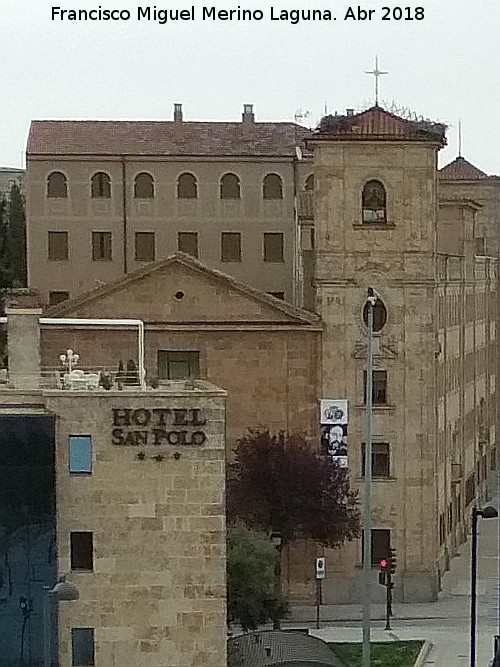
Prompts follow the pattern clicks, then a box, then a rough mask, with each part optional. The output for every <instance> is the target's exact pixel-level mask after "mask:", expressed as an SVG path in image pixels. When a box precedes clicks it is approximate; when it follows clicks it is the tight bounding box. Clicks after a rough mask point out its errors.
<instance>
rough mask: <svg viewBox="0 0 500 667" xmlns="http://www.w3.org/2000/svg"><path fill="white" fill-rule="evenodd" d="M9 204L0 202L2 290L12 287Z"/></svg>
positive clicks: (3, 200) (0, 269)
mask: <svg viewBox="0 0 500 667" xmlns="http://www.w3.org/2000/svg"><path fill="white" fill-rule="evenodd" d="M8 229H9V228H8V220H7V202H6V201H5V197H3V198H2V199H1V200H0V288H1V289H4V288H6V287H12V270H11V266H10V257H9V232H8Z"/></svg>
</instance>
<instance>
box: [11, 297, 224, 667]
mask: <svg viewBox="0 0 500 667" xmlns="http://www.w3.org/2000/svg"><path fill="white" fill-rule="evenodd" d="M19 305H20V304H19V303H18V304H17V307H12V306H11V307H10V308H8V309H7V318H8V320H7V327H8V331H9V334H10V335H11V336H14V337H15V342H16V345H14V346H12V347H11V349H10V356H9V361H10V383H9V386H4V387H2V388H1V389H0V393H1V399H0V402H1V406H0V422H1V424H2V428H1V430H0V441H1V448H2V460H1V463H0V480H1V482H2V483H1V484H0V498H1V513H0V536H1V541H0V554H1V565H0V575H1V576H0V600H1V603H2V604H1V605H0V653H1V655H0V663H1V664H2V665H6V666H10V665H14V664H16V665H17V664H20V663H22V664H33V665H35V664H36V665H41V664H42V663H44V656H45V661H46V662H45V663H44V664H49V663H50V664H53V661H57V659H59V662H58V663H57V664H61V665H69V664H72V665H94V664H95V665H115V664H116V665H118V664H119V665H122V666H123V667H139V666H140V667H154V666H157V667H166V666H171V667H182V666H184V667H193V666H195V665H198V666H199V667H201V666H203V667H205V666H210V667H225V666H226V618H225V614H226V600H225V505H224V483H225V473H224V471H225V463H224V461H225V454H224V451H225V447H224V438H225V397H226V392H225V391H223V390H221V389H218V388H217V387H215V386H213V385H211V384H210V383H208V382H204V381H202V380H196V381H195V380H193V381H191V382H181V381H178V382H170V383H165V384H163V385H162V386H161V388H159V389H151V388H149V389H145V388H141V387H135V388H133V387H129V388H127V389H126V390H122V391H118V390H116V389H115V390H113V389H112V390H110V391H105V390H103V389H102V388H101V389H93V390H90V389H77V390H75V389H73V390H71V389H68V388H66V389H61V388H56V386H55V385H53V386H52V388H49V387H48V385H47V383H46V382H45V383H44V382H43V381H42V377H43V375H41V374H40V368H39V363H40V353H39V345H40V340H39V335H38V318H39V316H40V312H41V311H40V310H38V309H36V308H32V307H31V308H30V307H26V304H25V305H24V307H19ZM83 379H85V376H81V377H80V381H82V380H83ZM61 576H65V577H66V580H67V582H68V583H71V584H72V585H73V586H76V588H77V589H78V592H79V599H77V600H73V601H71V602H69V601H64V602H63V601H61V602H60V603H59V606H58V608H57V607H56V602H55V601H54V599H53V595H51V594H49V593H48V592H47V590H46V588H52V587H53V586H54V585H55V584H56V582H57V580H58V578H59V577H61ZM44 587H45V588H44ZM47 596H49V597H50V600H48V599H47ZM44 605H48V606H47V609H48V614H46V615H45V617H43V610H44ZM56 628H58V640H56V637H57V633H56ZM23 656H24V659H23ZM28 661H29V662H28Z"/></svg>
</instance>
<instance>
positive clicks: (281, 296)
mask: <svg viewBox="0 0 500 667" xmlns="http://www.w3.org/2000/svg"><path fill="white" fill-rule="evenodd" d="M267 293H268V294H270V295H271V296H274V298H275V299H279V300H280V301H284V300H285V292H267Z"/></svg>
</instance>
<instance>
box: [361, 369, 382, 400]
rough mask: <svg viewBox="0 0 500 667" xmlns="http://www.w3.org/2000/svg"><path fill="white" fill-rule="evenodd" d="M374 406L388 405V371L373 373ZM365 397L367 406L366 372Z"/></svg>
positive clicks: (364, 379)
mask: <svg viewBox="0 0 500 667" xmlns="http://www.w3.org/2000/svg"><path fill="white" fill-rule="evenodd" d="M372 377H373V380H372V382H373V389H372V401H373V405H385V404H386V403H387V371H373V376H372ZM363 384H364V387H363V396H364V403H365V405H366V371H363Z"/></svg>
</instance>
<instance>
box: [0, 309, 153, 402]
mask: <svg viewBox="0 0 500 667" xmlns="http://www.w3.org/2000/svg"><path fill="white" fill-rule="evenodd" d="M38 322H39V323H40V324H48V325H51V324H53V325H58V324H60V325H65V324H72V325H75V326H78V325H79V326H83V327H89V326H90V327H93V326H97V327H113V326H116V327H137V332H138V341H137V342H138V357H139V382H140V385H141V388H142V389H145V387H146V368H145V366H144V322H143V320H133V319H123V320H109V319H86V318H83V317H82V318H78V317H40V318H38ZM6 323H7V317H0V324H6Z"/></svg>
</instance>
